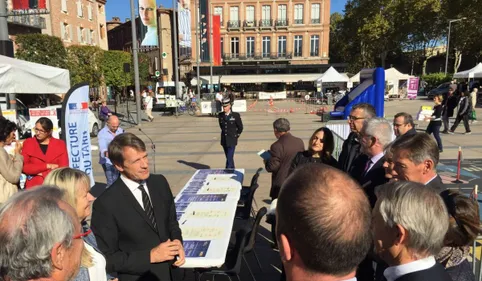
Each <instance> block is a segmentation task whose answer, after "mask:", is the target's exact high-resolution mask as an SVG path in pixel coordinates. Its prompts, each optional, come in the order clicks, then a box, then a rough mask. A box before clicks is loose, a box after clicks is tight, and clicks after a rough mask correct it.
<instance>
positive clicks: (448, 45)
mask: <svg viewBox="0 0 482 281" xmlns="http://www.w3.org/2000/svg"><path fill="white" fill-rule="evenodd" d="M465 19H467V18H466V17H463V18H460V19H455V20H449V36H448V38H447V50H446V51H445V76H447V69H448V66H449V52H450V28H451V27H452V23H453V22H458V21H463V20H465Z"/></svg>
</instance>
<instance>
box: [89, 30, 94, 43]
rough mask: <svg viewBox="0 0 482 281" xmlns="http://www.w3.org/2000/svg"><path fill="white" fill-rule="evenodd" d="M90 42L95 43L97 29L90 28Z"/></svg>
mask: <svg viewBox="0 0 482 281" xmlns="http://www.w3.org/2000/svg"><path fill="white" fill-rule="evenodd" d="M90 44H91V45H95V31H93V30H92V29H91V30H90Z"/></svg>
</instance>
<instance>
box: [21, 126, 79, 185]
mask: <svg viewBox="0 0 482 281" xmlns="http://www.w3.org/2000/svg"><path fill="white" fill-rule="evenodd" d="M53 128H54V125H53V124H52V121H51V120H50V119H48V118H45V117H42V118H40V119H39V120H38V121H37V123H35V129H34V131H35V136H34V137H32V138H29V139H27V140H26V141H24V143H23V150H22V155H23V158H24V160H23V173H24V174H25V175H27V181H26V182H25V189H30V188H32V187H35V186H37V185H41V184H42V183H43V181H44V179H45V177H46V176H47V175H48V174H49V173H50V171H51V170H53V169H56V168H60V167H68V166H69V157H68V153H67V146H66V145H65V142H64V141H63V140H59V139H56V138H53V137H52V130H53Z"/></svg>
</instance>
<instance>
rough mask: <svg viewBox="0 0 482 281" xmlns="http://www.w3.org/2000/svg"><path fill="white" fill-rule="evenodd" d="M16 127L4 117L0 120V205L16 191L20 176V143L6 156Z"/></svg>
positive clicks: (13, 139)
mask: <svg viewBox="0 0 482 281" xmlns="http://www.w3.org/2000/svg"><path fill="white" fill-rule="evenodd" d="M15 131H17V125H15V123H13V122H12V121H10V120H7V119H5V118H4V117H1V118H0V147H2V149H0V205H1V204H3V203H4V202H5V201H6V200H7V199H8V198H10V196H12V195H14V194H15V193H16V192H17V191H18V182H19V181H20V175H21V174H22V167H23V156H22V155H21V154H20V152H21V151H22V143H21V142H18V141H17V142H16V145H15V149H14V151H13V155H8V153H7V151H6V150H5V146H6V145H11V144H12V142H14V141H15Z"/></svg>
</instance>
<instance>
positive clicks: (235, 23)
mask: <svg viewBox="0 0 482 281" xmlns="http://www.w3.org/2000/svg"><path fill="white" fill-rule="evenodd" d="M240 28H241V21H240V20H230V21H228V29H229V30H235V29H240Z"/></svg>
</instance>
